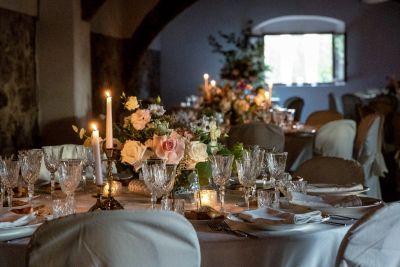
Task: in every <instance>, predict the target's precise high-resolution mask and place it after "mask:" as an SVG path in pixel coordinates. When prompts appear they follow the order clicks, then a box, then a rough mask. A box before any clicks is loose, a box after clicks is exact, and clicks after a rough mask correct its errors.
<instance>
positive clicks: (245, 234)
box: [221, 221, 258, 239]
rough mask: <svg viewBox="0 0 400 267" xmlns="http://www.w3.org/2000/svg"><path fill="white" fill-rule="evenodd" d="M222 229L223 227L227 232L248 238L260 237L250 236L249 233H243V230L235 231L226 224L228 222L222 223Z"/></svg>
mask: <svg viewBox="0 0 400 267" xmlns="http://www.w3.org/2000/svg"><path fill="white" fill-rule="evenodd" d="M221 227H222V229H224V230H225V231H227V232H236V233H239V234H241V235H244V236H246V237H248V238H253V239H257V238H258V236H256V235H253V234H250V233H248V232H245V231H242V230H234V229H232V228H231V227H230V225H229V224H227V223H226V221H221Z"/></svg>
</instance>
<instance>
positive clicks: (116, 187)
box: [103, 181, 122, 196]
mask: <svg viewBox="0 0 400 267" xmlns="http://www.w3.org/2000/svg"><path fill="white" fill-rule="evenodd" d="M121 189H122V184H121V182H118V181H113V182H112V186H111V195H112V196H118V195H119V194H120V191H121ZM108 190H109V183H108V181H107V182H106V183H105V184H104V187H103V195H104V196H106V195H107V194H108Z"/></svg>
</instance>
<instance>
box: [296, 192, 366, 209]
mask: <svg viewBox="0 0 400 267" xmlns="http://www.w3.org/2000/svg"><path fill="white" fill-rule="evenodd" d="M289 202H290V203H292V204H296V205H300V206H306V207H313V208H329V207H335V208H339V207H358V206H361V205H362V201H361V199H360V198H359V197H357V196H334V195H331V196H310V195H305V194H302V193H299V192H290V193H289Z"/></svg>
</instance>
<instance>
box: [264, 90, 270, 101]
mask: <svg viewBox="0 0 400 267" xmlns="http://www.w3.org/2000/svg"><path fill="white" fill-rule="evenodd" d="M264 96H265V98H267V99H268V98H269V92H267V91H265V92H264Z"/></svg>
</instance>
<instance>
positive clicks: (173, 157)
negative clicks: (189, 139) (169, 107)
mask: <svg viewBox="0 0 400 267" xmlns="http://www.w3.org/2000/svg"><path fill="white" fill-rule="evenodd" d="M153 147H154V153H155V154H156V155H157V157H159V158H160V159H166V160H167V164H178V163H179V161H180V160H181V159H182V158H183V156H184V153H185V141H184V139H183V137H182V136H180V135H179V134H178V133H177V132H175V131H173V132H172V133H171V134H170V135H169V136H168V137H167V136H166V135H163V136H157V135H155V136H154V137H153Z"/></svg>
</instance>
